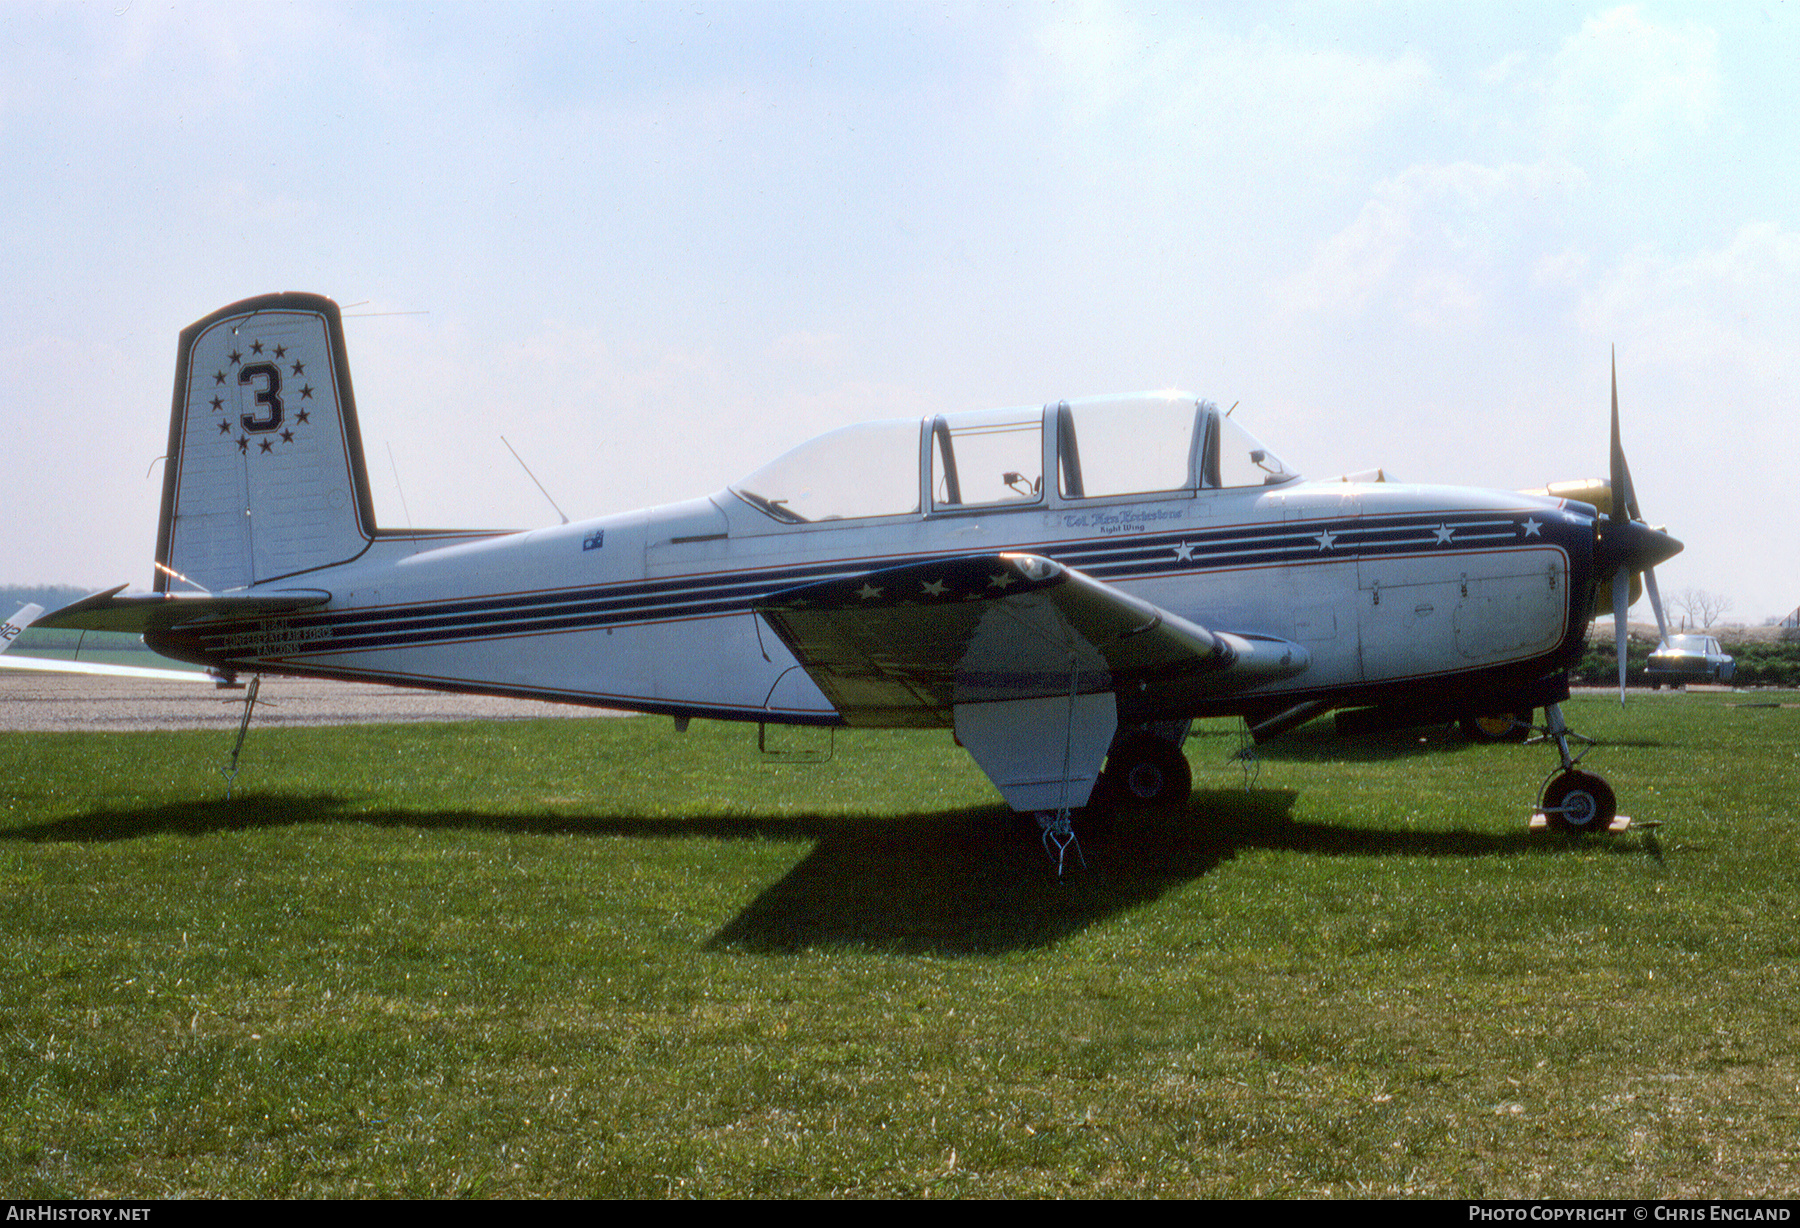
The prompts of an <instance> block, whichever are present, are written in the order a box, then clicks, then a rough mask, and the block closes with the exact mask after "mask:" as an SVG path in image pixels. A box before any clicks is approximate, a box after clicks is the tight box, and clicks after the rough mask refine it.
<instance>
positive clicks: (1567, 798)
mask: <svg viewBox="0 0 1800 1228" xmlns="http://www.w3.org/2000/svg"><path fill="white" fill-rule="evenodd" d="M1542 736H1543V737H1547V738H1549V739H1551V740H1552V741H1554V742H1555V743H1556V750H1557V753H1558V754H1559V755H1560V756H1561V757H1562V766H1561V767H1560V768H1558V769H1557V770H1556V771H1554V772H1552V773H1551V774H1550V778H1549V779H1548V780H1547V781H1546V782H1545V784H1544V791H1543V793H1542V795H1541V796H1540V797H1539V799H1538V807H1537V811H1536V812H1535V813H1534V814H1533V815H1532V816H1531V830H1532V831H1543V830H1545V829H1549V830H1552V831H1565V832H1604V833H1605V834H1607V835H1618V834H1619V833H1620V832H1622V831H1624V830H1625V829H1626V828H1628V827H1630V826H1631V816H1629V815H1624V814H1620V813H1619V804H1618V801H1617V799H1616V798H1614V796H1613V791H1612V786H1611V785H1609V784H1607V783H1606V781H1605V780H1603V779H1602V778H1601V777H1599V776H1596V775H1595V774H1594V773H1592V772H1583V771H1581V770H1580V769H1579V768H1578V766H1577V765H1578V764H1579V763H1580V762H1581V760H1582V758H1583V756H1585V755H1586V754H1587V753H1588V751H1589V750H1590V749H1592V747H1593V745H1594V742H1593V739H1592V738H1585V737H1582V736H1581V735H1580V734H1578V733H1573V732H1571V731H1570V729H1569V727H1568V725H1567V724H1565V723H1564V721H1563V714H1562V705H1560V704H1549V705H1547V706H1546V707H1545V708H1544V727H1543V730H1542ZM1570 738H1579V739H1580V740H1581V741H1583V742H1585V743H1587V745H1586V746H1584V747H1583V748H1582V751H1581V754H1579V755H1570V754H1569V739H1570Z"/></svg>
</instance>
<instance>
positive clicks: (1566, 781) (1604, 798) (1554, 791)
mask: <svg viewBox="0 0 1800 1228" xmlns="http://www.w3.org/2000/svg"><path fill="white" fill-rule="evenodd" d="M1542 807H1543V811H1544V815H1545V817H1546V818H1548V819H1549V820H1550V826H1551V827H1553V828H1555V829H1556V830H1558V831H1568V832H1589V831H1605V830H1606V828H1607V825H1608V824H1609V823H1611V822H1612V821H1613V816H1614V815H1616V814H1618V813H1619V803H1618V801H1617V799H1616V798H1614V797H1613V791H1612V786H1611V785H1609V784H1607V783H1606V782H1605V781H1604V780H1602V779H1601V778H1600V777H1598V776H1596V775H1594V774H1593V773H1592V772H1574V771H1570V772H1564V773H1563V774H1562V775H1560V776H1558V777H1557V778H1556V779H1555V780H1553V781H1551V782H1550V785H1549V787H1548V788H1546V789H1545V790H1544V800H1543V802H1542Z"/></svg>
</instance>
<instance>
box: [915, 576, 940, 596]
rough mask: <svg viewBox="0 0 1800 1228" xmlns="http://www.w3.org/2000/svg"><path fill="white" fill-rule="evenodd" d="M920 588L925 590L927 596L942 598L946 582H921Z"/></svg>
mask: <svg viewBox="0 0 1800 1228" xmlns="http://www.w3.org/2000/svg"><path fill="white" fill-rule="evenodd" d="M919 587H920V588H922V589H924V590H925V592H926V593H927V594H929V595H930V596H933V597H942V596H943V595H944V582H943V581H942V580H933V581H932V582H931V583H929V584H926V583H925V582H924V581H920V583H919Z"/></svg>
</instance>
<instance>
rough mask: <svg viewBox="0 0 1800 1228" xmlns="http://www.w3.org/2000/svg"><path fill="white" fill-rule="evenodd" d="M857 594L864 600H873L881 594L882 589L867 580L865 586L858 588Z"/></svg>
mask: <svg viewBox="0 0 1800 1228" xmlns="http://www.w3.org/2000/svg"><path fill="white" fill-rule="evenodd" d="M856 595H857V596H858V597H861V598H862V599H863V600H864V601H873V600H875V598H877V597H879V596H881V590H880V589H878V588H876V587H875V586H874V585H873V584H870V583H869V582H868V581H866V580H865V581H864V582H863V586H862V587H861V588H859V589H857V590H856Z"/></svg>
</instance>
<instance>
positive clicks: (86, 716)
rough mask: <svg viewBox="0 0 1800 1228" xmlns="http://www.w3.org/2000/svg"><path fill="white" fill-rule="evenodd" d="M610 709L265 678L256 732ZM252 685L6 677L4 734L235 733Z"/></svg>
mask: <svg viewBox="0 0 1800 1228" xmlns="http://www.w3.org/2000/svg"><path fill="white" fill-rule="evenodd" d="M624 715H627V714H626V713H622V712H613V711H609V710H607V709H605V708H581V707H575V706H573V705H570V704H547V703H540V702H538V701H536V700H529V699H494V698H490V697H488V696H485V695H451V694H447V693H445V692H442V691H418V690H410V689H407V688H405V687H392V686H374V685H371V684H368V683H360V682H327V681H323V680H320V679H316V678H264V679H263V683H262V689H261V690H260V691H259V692H258V693H257V697H256V712H255V715H254V716H253V717H252V719H251V725H252V727H253V728H258V729H263V728H269V727H272V726H274V727H278V726H283V725H358V724H371V723H388V722H405V721H526V720H537V719H540V718H542V717H601V716H624ZM243 718H244V692H243V690H242V689H241V688H240V689H237V690H219V689H217V688H216V687H214V686H212V685H211V684H209V683H206V682H194V683H187V682H163V681H160V680H156V679H148V678H105V677H92V676H88V675H83V674H34V673H28V672H26V671H23V670H20V671H12V670H8V671H5V672H3V673H0V730H6V731H9V732H19V731H42V730H96V729H98V730H109V729H110V730H132V729H235V728H236V727H237V724H238V722H239V721H241V720H243Z"/></svg>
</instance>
